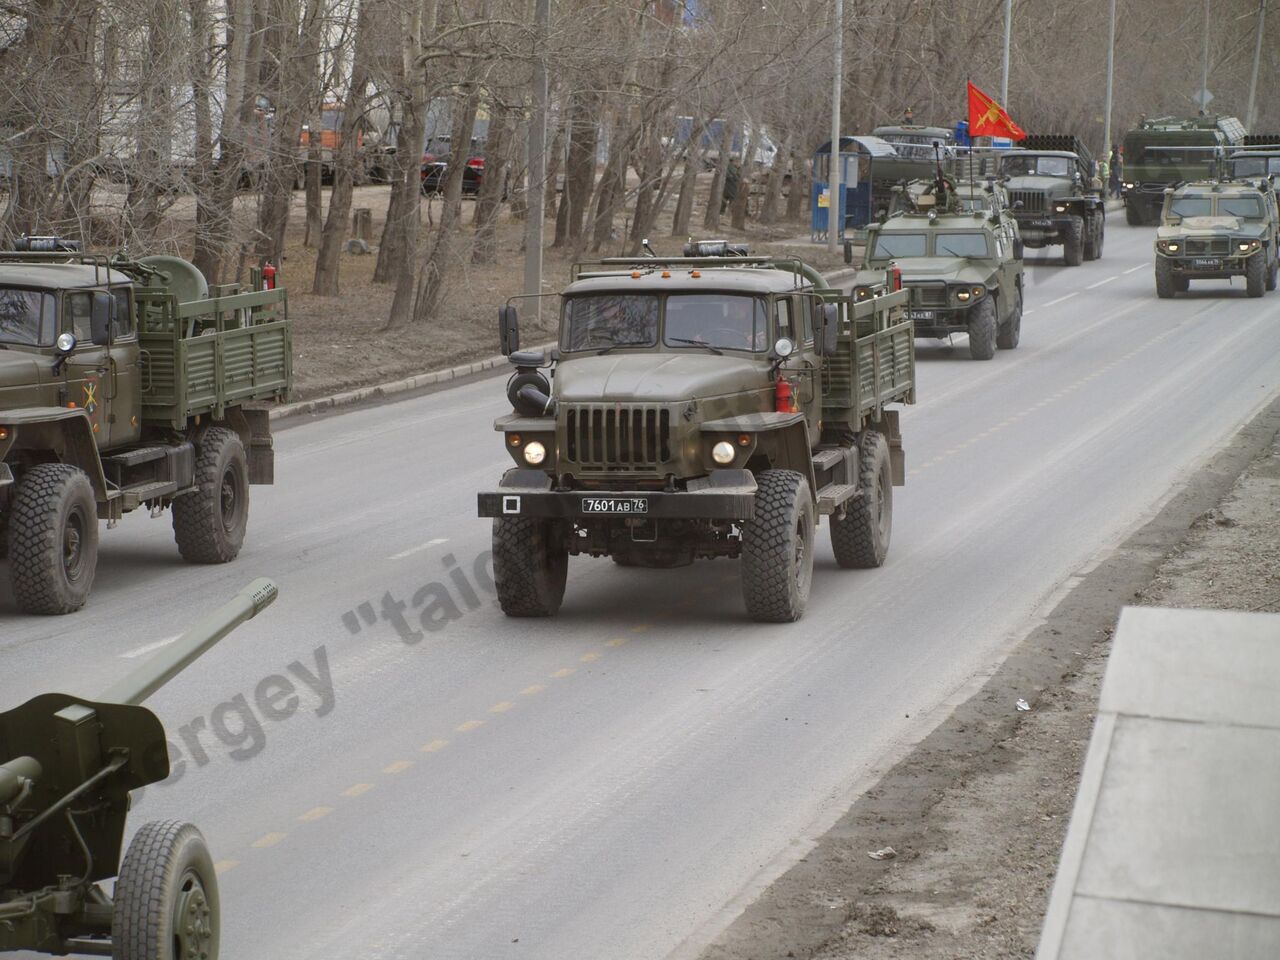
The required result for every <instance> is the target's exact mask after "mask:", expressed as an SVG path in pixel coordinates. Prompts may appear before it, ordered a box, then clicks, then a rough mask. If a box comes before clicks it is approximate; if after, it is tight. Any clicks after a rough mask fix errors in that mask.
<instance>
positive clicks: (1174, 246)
mask: <svg viewBox="0 0 1280 960" xmlns="http://www.w3.org/2000/svg"><path fill="white" fill-rule="evenodd" d="M1165 249H1167V250H1168V251H1169V252H1170V253H1177V252H1178V250H1179V249H1180V247H1179V246H1178V245H1177V244H1176V243H1173V242H1172V241H1171V242H1169V243H1166V244H1165Z"/></svg>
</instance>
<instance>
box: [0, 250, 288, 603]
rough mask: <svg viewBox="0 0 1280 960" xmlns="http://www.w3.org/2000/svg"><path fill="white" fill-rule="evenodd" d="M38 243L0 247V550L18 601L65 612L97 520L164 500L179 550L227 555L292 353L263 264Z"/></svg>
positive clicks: (268, 475) (260, 478) (262, 458)
mask: <svg viewBox="0 0 1280 960" xmlns="http://www.w3.org/2000/svg"><path fill="white" fill-rule="evenodd" d="M35 245H37V246H39V245H40V244H35ZM43 245H44V246H46V247H48V248H50V249H49V250H47V251H46V252H6V253H0V550H3V551H5V552H7V554H8V564H9V575H10V579H11V581H12V584H13V592H14V596H15V599H16V601H17V603H18V605H19V607H21V608H22V609H23V610H25V611H28V612H32V613H42V614H64V613H70V612H71V611H74V610H77V609H79V608H80V607H81V606H83V605H84V603H85V602H86V600H87V599H88V596H89V592H90V589H91V587H92V584H93V579H94V572H95V569H96V565H97V559H98V521H99V520H105V521H106V522H107V526H108V527H112V526H114V525H115V524H116V522H117V521H118V520H119V519H120V518H121V517H122V516H123V515H124V514H126V513H129V512H131V511H134V510H138V509H139V508H147V509H149V510H150V512H151V514H152V516H158V515H160V514H161V513H162V512H163V511H164V510H165V509H170V510H171V511H172V515H173V530H174V536H175V538H176V539H177V543H178V549H179V551H180V553H181V554H182V556H183V557H184V558H185V559H186V560H188V561H191V562H194V563H225V562H227V561H229V560H231V559H233V558H234V557H235V556H236V554H237V553H238V552H239V550H240V547H241V544H242V542H243V540H244V536H245V530H246V527H247V524H248V516H249V515H248V510H249V485H250V484H259V483H271V482H272V480H273V477H274V456H273V450H272V439H271V428H270V424H269V421H268V411H267V408H266V407H265V406H262V404H263V403H264V402H266V401H273V400H278V399H281V398H283V397H284V396H285V395H286V394H287V393H288V391H289V386H290V382H291V378H292V360H291V350H290V330H289V320H288V315H287V301H286V294H285V291H284V290H283V289H282V288H275V289H262V288H263V287H268V286H271V278H270V275H268V277H267V278H265V279H264V278H263V277H262V276H261V275H260V274H258V273H256V272H255V274H254V277H253V279H252V281H251V284H250V287H249V288H244V289H242V288H241V287H239V286H237V285H234V284H232V285H225V286H220V287H216V288H213V289H210V288H209V286H208V284H207V283H206V282H205V279H204V277H203V276H202V275H201V274H200V272H199V271H198V270H197V269H196V268H195V267H194V266H192V265H191V264H190V263H188V262H186V261H185V260H181V259H179V258H177V257H165V256H157V257H144V258H142V259H139V260H126V259H121V258H108V257H106V256H99V255H88V254H82V253H79V252H76V251H74V250H68V249H65V248H66V247H67V246H70V245H68V244H64V243H60V242H56V241H48V242H46V243H44V244H43ZM28 246H31V245H28ZM268 274H270V272H269V271H268Z"/></svg>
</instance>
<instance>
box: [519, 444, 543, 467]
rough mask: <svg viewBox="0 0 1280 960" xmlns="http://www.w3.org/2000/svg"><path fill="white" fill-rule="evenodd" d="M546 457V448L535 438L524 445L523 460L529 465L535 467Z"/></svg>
mask: <svg viewBox="0 0 1280 960" xmlns="http://www.w3.org/2000/svg"><path fill="white" fill-rule="evenodd" d="M545 459H547V448H546V447H544V446H543V445H542V444H540V443H539V442H538V441H537V440H530V441H529V442H528V443H526V444H525V445H524V462H525V463H527V464H529V465H530V466H533V467H536V466H537V465H538V464H540V463H542V461H543V460H545Z"/></svg>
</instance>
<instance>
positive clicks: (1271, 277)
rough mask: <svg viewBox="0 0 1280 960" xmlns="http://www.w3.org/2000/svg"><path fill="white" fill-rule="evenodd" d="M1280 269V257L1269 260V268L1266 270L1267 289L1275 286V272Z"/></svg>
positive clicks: (1272, 288)
mask: <svg viewBox="0 0 1280 960" xmlns="http://www.w3.org/2000/svg"><path fill="white" fill-rule="evenodd" d="M1278 270H1280V259H1277V260H1272V261H1271V269H1270V270H1268V271H1267V290H1274V289H1275V288H1276V272H1277V271H1278Z"/></svg>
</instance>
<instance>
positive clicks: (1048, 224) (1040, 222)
mask: <svg viewBox="0 0 1280 960" xmlns="http://www.w3.org/2000/svg"><path fill="white" fill-rule="evenodd" d="M1029 226H1032V227H1052V226H1053V221H1052V220H1032V221H1031V223H1030V224H1029Z"/></svg>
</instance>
